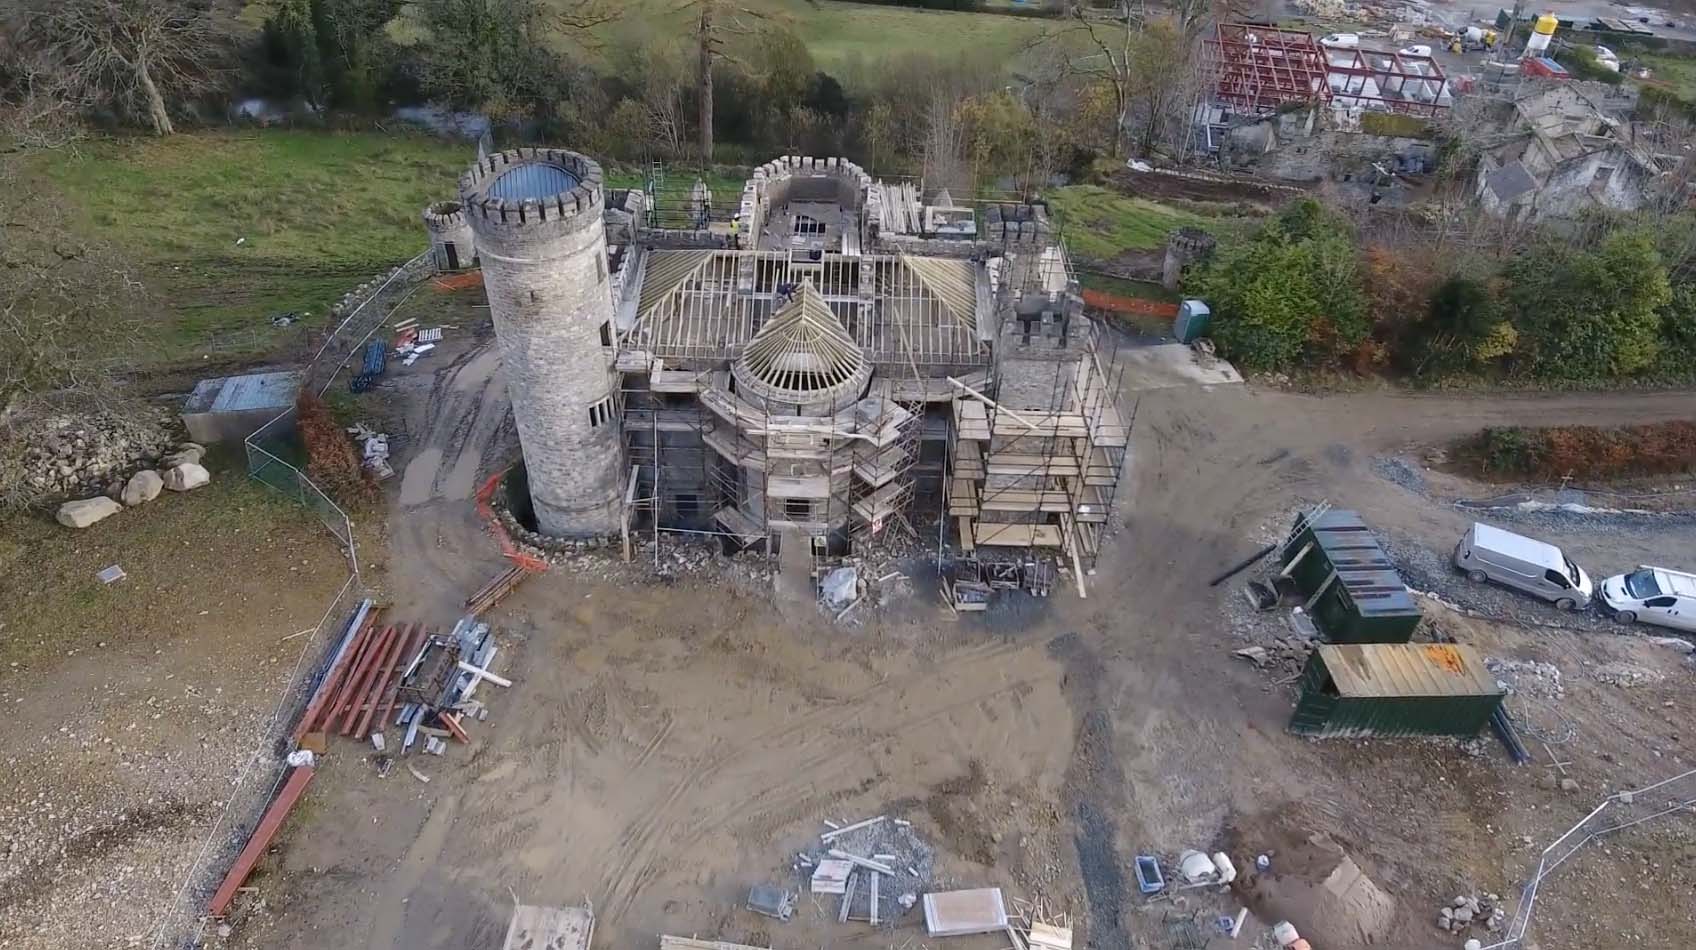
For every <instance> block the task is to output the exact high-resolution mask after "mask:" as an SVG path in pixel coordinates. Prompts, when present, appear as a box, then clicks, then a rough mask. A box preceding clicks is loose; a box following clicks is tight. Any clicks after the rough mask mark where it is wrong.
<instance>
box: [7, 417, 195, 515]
mask: <svg viewBox="0 0 1696 950" xmlns="http://www.w3.org/2000/svg"><path fill="white" fill-rule="evenodd" d="M5 441H7V442H9V443H11V445H12V448H11V449H9V450H6V451H4V452H0V497H5V498H6V499H7V500H8V501H13V502H15V503H18V504H31V503H36V502H42V501H49V500H56V499H60V498H66V497H79V496H86V495H91V494H107V495H110V496H111V497H114V498H115V497H117V495H118V493H119V492H121V491H122V490H123V487H124V483H125V481H126V480H127V478H128V477H129V476H130V475H131V474H133V473H134V472H136V471H137V470H139V469H142V468H151V467H153V464H154V463H156V462H158V461H159V460H160V458H161V457H162V456H163V455H165V454H166V453H167V452H168V451H169V450H170V448H171V445H172V433H171V426H170V422H169V420H168V417H167V416H165V415H164V414H162V413H157V412H153V411H151V410H149V411H141V412H133V413H124V414H119V413H115V412H96V413H88V414H75V415H73V414H58V415H52V416H44V417H41V418H39V419H36V420H33V421H31V422H24V423H21V424H19V425H17V426H16V427H15V428H14V429H13V431H12V433H11V435H10V436H9V437H8V438H7V439H6V440H5Z"/></svg>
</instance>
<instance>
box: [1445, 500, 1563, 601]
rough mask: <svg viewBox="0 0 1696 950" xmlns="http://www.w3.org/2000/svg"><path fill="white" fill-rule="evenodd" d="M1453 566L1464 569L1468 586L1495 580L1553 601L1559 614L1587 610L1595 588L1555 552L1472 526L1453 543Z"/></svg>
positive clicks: (1504, 533)
mask: <svg viewBox="0 0 1696 950" xmlns="http://www.w3.org/2000/svg"><path fill="white" fill-rule="evenodd" d="M1455 567H1458V568H1460V569H1461V570H1463V571H1465V572H1466V576H1467V578H1468V579H1470V580H1472V581H1473V582H1474V583H1478V584H1482V583H1484V582H1485V581H1495V582H1496V583H1498V584H1501V585H1502V586H1503V587H1512V588H1513V589H1515V590H1521V591H1524V592H1526V593H1527V594H1532V595H1534V596H1537V597H1541V598H1543V599H1544V600H1551V601H1554V603H1555V606H1556V607H1559V608H1560V609H1562V610H1579V609H1582V608H1584V607H1588V606H1590V594H1591V592H1592V591H1593V590H1594V589H1595V588H1594V587H1593V586H1592V585H1591V583H1590V578H1589V576H1588V575H1586V574H1585V573H1584V570H1583V569H1582V568H1580V567H1579V566H1578V565H1576V564H1574V563H1572V561H1571V560H1569V559H1568V558H1567V556H1566V555H1565V554H1562V553H1561V549H1560V548H1557V547H1555V546H1554V545H1552V544H1549V543H1548V542H1545V541H1538V540H1536V539H1535V538H1527V537H1525V536H1523V535H1518V534H1514V533H1513V532H1512V531H1503V530H1502V529H1501V528H1492V527H1490V526H1489V525H1487V524H1479V523H1477V522H1474V523H1473V525H1472V527H1471V528H1468V529H1467V531H1466V534H1464V535H1461V539H1460V543H1458V544H1456V545H1455Z"/></svg>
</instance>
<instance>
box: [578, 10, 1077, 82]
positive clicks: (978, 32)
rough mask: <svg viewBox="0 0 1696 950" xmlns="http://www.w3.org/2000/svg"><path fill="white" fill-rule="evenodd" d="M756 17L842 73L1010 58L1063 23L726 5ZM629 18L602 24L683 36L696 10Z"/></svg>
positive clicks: (752, 21) (609, 29)
mask: <svg viewBox="0 0 1696 950" xmlns="http://www.w3.org/2000/svg"><path fill="white" fill-rule="evenodd" d="M737 7H739V8H741V9H744V10H747V11H750V13H751V14H753V15H752V16H751V15H748V14H743V15H741V16H739V17H738V19H740V20H741V21H742V22H744V23H746V24H748V25H750V26H758V24H759V22H760V20H762V19H763V20H766V21H769V22H776V23H781V24H784V25H786V26H788V28H789V29H792V30H794V31H795V34H796V35H797V36H799V37H800V38H801V40H802V42H804V43H806V44H807V49H808V50H809V51H811V52H812V54H813V61H814V63H815V64H816V65H817V66H818V67H819V68H820V69H824V70H826V71H830V72H836V71H838V70H842V69H844V68H846V67H850V66H851V65H854V64H855V61H860V62H861V63H864V64H866V65H870V64H874V63H876V62H877V61H879V60H882V59H886V58H891V57H898V56H902V55H905V54H909V53H930V54H934V55H937V56H943V57H953V56H962V55H970V56H974V57H976V56H983V57H988V58H990V59H994V60H1002V59H1007V58H1009V57H1011V56H1012V55H1013V54H1014V53H1016V52H1017V51H1018V50H1019V48H1020V47H1021V46H1023V45H1024V44H1026V43H1027V42H1029V41H1031V40H1033V39H1035V38H1037V37H1039V36H1042V35H1043V33H1044V31H1050V30H1053V29H1054V28H1055V27H1056V25H1057V21H1054V20H1046V19H1039V18H1035V17H1018V16H1005V15H1002V14H995V13H965V12H953V11H946V10H920V9H916V8H912V7H892V6H882V5H878V4H869V3H844V2H840V0H819V2H816V3H815V2H812V0H740V2H738V3H735V4H728V5H727V8H737ZM623 9H624V16H623V18H622V19H621V20H620V21H618V22H615V23H613V24H609V25H607V26H605V27H602V28H601V29H600V30H599V32H600V34H601V38H602V39H604V40H614V39H615V38H617V37H619V36H621V35H623V36H630V35H633V34H636V33H641V34H645V35H647V36H650V37H659V38H668V37H683V36H687V35H688V34H689V30H690V25H691V21H692V20H693V18H694V17H695V16H696V14H695V11H694V10H693V9H690V8H680V5H679V3H678V2H677V0H628V2H626V3H624V4H623Z"/></svg>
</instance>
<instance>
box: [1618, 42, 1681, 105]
mask: <svg viewBox="0 0 1696 950" xmlns="http://www.w3.org/2000/svg"><path fill="white" fill-rule="evenodd" d="M1621 55H1622V56H1629V58H1630V59H1634V60H1640V61H1642V62H1643V63H1644V64H1645V65H1647V66H1649V68H1650V69H1652V70H1653V71H1654V73H1653V79H1652V81H1653V82H1655V83H1656V84H1657V85H1660V84H1664V85H1666V86H1667V87H1669V88H1670V89H1671V90H1672V91H1673V92H1674V93H1675V94H1676V95H1678V97H1679V98H1681V99H1684V100H1685V101H1687V102H1696V57H1692V56H1679V55H1677V54H1675V53H1658V52H1657V53H1638V52H1632V53H1629V54H1624V53H1622V54H1621Z"/></svg>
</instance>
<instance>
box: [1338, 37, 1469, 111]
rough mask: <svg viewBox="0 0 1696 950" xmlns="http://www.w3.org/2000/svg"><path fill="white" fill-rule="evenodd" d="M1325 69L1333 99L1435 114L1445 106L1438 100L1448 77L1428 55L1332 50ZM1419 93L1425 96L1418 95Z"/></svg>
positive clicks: (1373, 108) (1373, 107) (1376, 108)
mask: <svg viewBox="0 0 1696 950" xmlns="http://www.w3.org/2000/svg"><path fill="white" fill-rule="evenodd" d="M1326 72H1327V73H1328V74H1329V82H1328V85H1329V86H1330V87H1331V96H1332V97H1333V98H1334V99H1343V100H1351V101H1352V102H1353V103H1354V104H1356V105H1358V106H1360V107H1361V108H1363V109H1366V110H1368V111H1373V112H1400V113H1404V114H1407V115H1423V116H1435V115H1441V114H1442V113H1443V112H1444V111H1445V110H1447V109H1448V104H1447V103H1445V102H1443V101H1442V99H1443V93H1445V92H1447V91H1448V84H1449V80H1448V77H1447V76H1445V75H1443V67H1442V66H1439V65H1438V64H1437V61H1436V60H1435V59H1432V58H1431V57H1429V56H1418V55H1415V54H1412V53H1383V52H1379V51H1377V50H1364V49H1351V50H1333V51H1331V52H1330V55H1329V56H1328V57H1327V58H1326ZM1369 81H1370V82H1369ZM1368 89H1371V90H1373V92H1371V93H1369V92H1367V90H1368ZM1422 94H1423V95H1424V96H1428V97H1429V98H1428V99H1427V98H1420V96H1421V95H1422Z"/></svg>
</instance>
